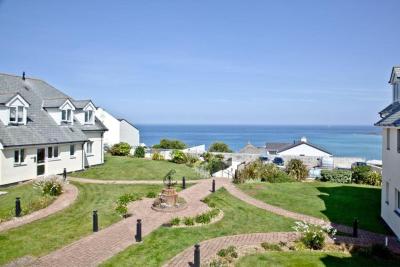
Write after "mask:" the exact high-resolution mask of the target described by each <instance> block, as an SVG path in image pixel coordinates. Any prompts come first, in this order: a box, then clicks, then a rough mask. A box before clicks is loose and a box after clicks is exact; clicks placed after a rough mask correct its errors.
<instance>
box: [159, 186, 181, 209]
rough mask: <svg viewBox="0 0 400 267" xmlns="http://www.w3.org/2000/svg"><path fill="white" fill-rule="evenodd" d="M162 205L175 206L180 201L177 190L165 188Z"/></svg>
mask: <svg viewBox="0 0 400 267" xmlns="http://www.w3.org/2000/svg"><path fill="white" fill-rule="evenodd" d="M160 200H161V203H165V204H167V205H168V206H175V205H176V202H177V200H178V193H177V192H176V190H175V188H164V189H163V190H162V192H161V194H160Z"/></svg>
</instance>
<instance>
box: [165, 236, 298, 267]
mask: <svg viewBox="0 0 400 267" xmlns="http://www.w3.org/2000/svg"><path fill="white" fill-rule="evenodd" d="M298 237H299V234H298V233H296V232H282V233H280V232H276V233H255V234H243V235H232V236H222V237H217V238H213V239H209V240H206V241H203V242H200V259H201V262H202V263H204V262H206V261H208V260H210V259H211V258H212V257H214V256H215V255H216V253H217V252H218V251H219V250H221V249H223V248H227V247H229V246H236V247H240V246H251V245H260V244H261V243H262V242H268V243H275V244H277V243H279V242H281V241H282V242H291V241H295V240H296V239H297V238H298ZM193 252H194V247H189V248H187V249H185V250H184V251H183V252H181V253H179V254H178V255H176V256H175V257H174V258H172V259H171V260H170V261H169V262H168V263H167V264H165V265H164V267H188V266H190V264H191V263H192V262H193Z"/></svg>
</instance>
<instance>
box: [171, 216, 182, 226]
mask: <svg viewBox="0 0 400 267" xmlns="http://www.w3.org/2000/svg"><path fill="white" fill-rule="evenodd" d="M169 223H170V224H171V225H173V226H177V225H179V224H180V223H181V219H180V218H179V217H175V218H172V220H171V221H170V222H169Z"/></svg>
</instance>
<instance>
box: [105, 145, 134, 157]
mask: <svg viewBox="0 0 400 267" xmlns="http://www.w3.org/2000/svg"><path fill="white" fill-rule="evenodd" d="M131 149H132V147H131V145H130V144H128V143H125V142H121V143H118V144H115V145H113V146H112V147H111V149H110V153H111V155H113V156H128V155H129V153H131Z"/></svg>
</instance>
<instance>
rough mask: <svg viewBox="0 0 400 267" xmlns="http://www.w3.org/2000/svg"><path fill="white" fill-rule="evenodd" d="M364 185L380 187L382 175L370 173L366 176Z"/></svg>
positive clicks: (374, 172)
mask: <svg viewBox="0 0 400 267" xmlns="http://www.w3.org/2000/svg"><path fill="white" fill-rule="evenodd" d="M364 184H368V185H375V186H381V185H382V175H381V174H380V173H378V172H376V171H370V172H369V173H368V176H367V180H365V181H364Z"/></svg>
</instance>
